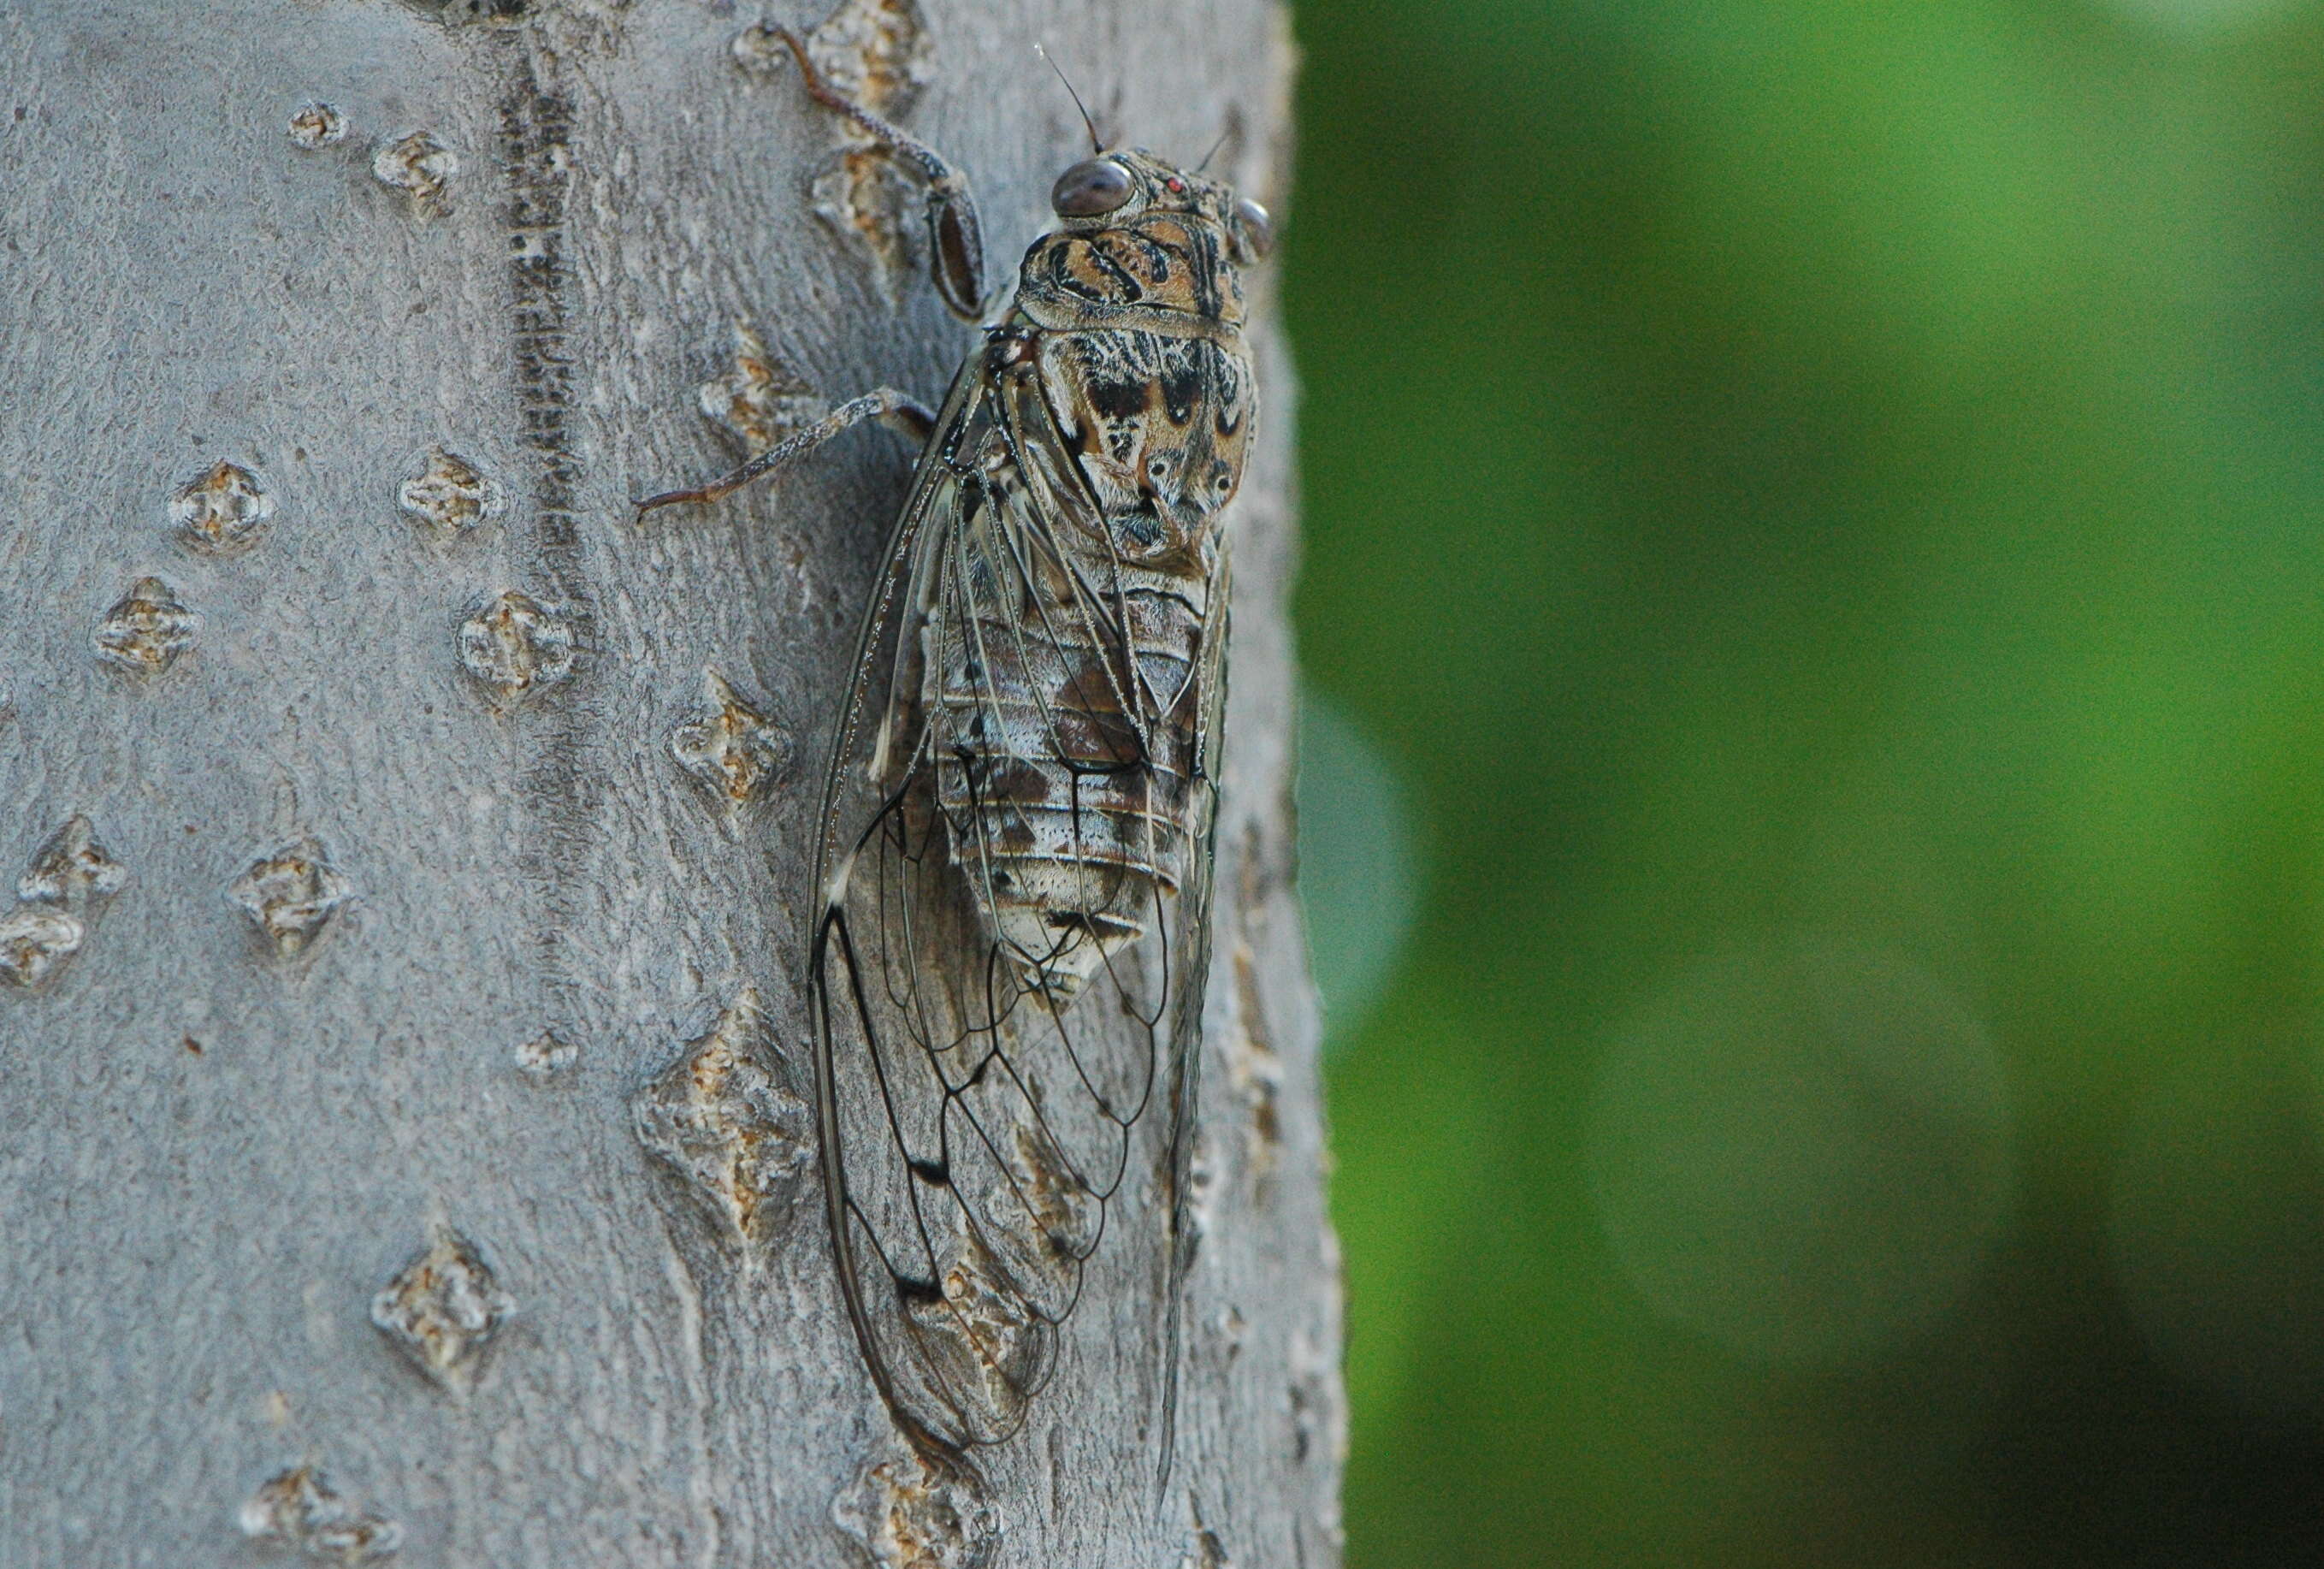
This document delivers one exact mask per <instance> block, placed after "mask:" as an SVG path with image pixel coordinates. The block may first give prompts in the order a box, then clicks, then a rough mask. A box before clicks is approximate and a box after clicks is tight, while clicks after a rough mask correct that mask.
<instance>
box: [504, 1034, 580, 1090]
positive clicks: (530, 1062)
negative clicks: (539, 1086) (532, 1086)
mask: <svg viewBox="0 0 2324 1569" xmlns="http://www.w3.org/2000/svg"><path fill="white" fill-rule="evenodd" d="M580 1059H581V1048H579V1047H577V1046H575V1045H574V1044H573V1043H572V1042H571V1041H569V1040H567V1039H565V1038H562V1037H560V1036H559V1035H558V1033H557V1032H556V1031H555V1030H553V1029H544V1030H542V1031H541V1032H540V1033H539V1035H536V1036H534V1037H533V1038H531V1039H530V1040H528V1041H526V1042H525V1043H524V1044H523V1045H522V1046H520V1047H518V1048H516V1066H517V1071H518V1072H519V1073H521V1074H522V1075H524V1076H525V1077H527V1078H529V1079H532V1080H535V1081H536V1082H539V1083H546V1082H548V1081H549V1080H550V1079H553V1078H558V1077H560V1076H562V1075H565V1074H567V1073H568V1072H570V1071H571V1070H572V1067H573V1065H574V1064H575V1063H576V1062H578V1061H579V1060H580Z"/></svg>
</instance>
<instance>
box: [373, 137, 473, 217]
mask: <svg viewBox="0 0 2324 1569" xmlns="http://www.w3.org/2000/svg"><path fill="white" fill-rule="evenodd" d="M459 172H460V160H459V158H458V157H457V155H456V154H455V153H454V152H452V150H451V149H450V148H448V147H447V146H445V145H444V143H441V142H438V140H436V138H435V137H433V136H431V135H429V134H428V133H427V132H425V131H414V132H412V133H411V134H410V135H408V136H401V137H398V138H397V139H396V140H395V141H392V142H390V143H385V144H384V145H383V146H382V147H381V148H380V150H379V151H378V152H376V153H374V154H373V155H372V161H371V174H372V178H373V179H374V180H378V181H379V182H380V183H381V184H382V185H384V186H386V187H387V188H388V189H391V190H400V191H401V192H403V193H404V194H405V195H406V196H408V197H410V198H411V205H412V208H413V209H414V210H415V211H420V212H426V211H429V210H431V209H433V208H435V207H437V206H438V204H440V203H441V202H442V201H443V199H444V188H445V187H446V186H447V185H449V184H450V183H451V182H452V177H453V176H454V175H456V174H457V173H459Z"/></svg>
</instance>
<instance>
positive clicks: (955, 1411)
mask: <svg viewBox="0 0 2324 1569" xmlns="http://www.w3.org/2000/svg"><path fill="white" fill-rule="evenodd" d="M990 423H991V421H990V417H989V412H988V411H987V410H986V408H985V405H984V403H983V401H982V382H981V380H980V379H979V378H978V376H977V375H976V374H974V373H973V370H972V371H968V372H964V374H962V376H961V377H960V378H959V379H958V381H957V382H956V383H954V389H953V392H952V394H951V396H950V397H948V398H947V399H946V401H945V407H944V409H943V411H941V413H940V414H939V415H938V417H937V423H936V432H935V434H934V436H933V437H932V438H931V439H930V441H929V444H928V447H927V450H926V452H925V453H924V455H923V457H922V461H921V467H920V471H919V473H918V475H917V476H916V478H915V481H914V485H913V488H912V493H911V495H910V497H909V499H908V501H907V503H906V504H905V507H904V510H903V512H902V514H901V515H900V517H899V521H898V523H897V525H896V528H895V531H894V532H893V533H892V534H891V536H890V540H889V544H888V548H887V552H886V555H885V558H884V559H883V562H882V566H881V574H880V577H879V580H878V586H877V588H876V590H875V592H874V594H873V596H872V599H871V605H870V606H869V607H868V608H867V610H866V613H865V615H864V620H863V623H862V632H861V635H860V637H859V640H858V642H857V645H856V656H855V661H854V669H853V678H852V680H851V683H850V687H849V691H848V694H847V697H846V699H845V702H844V706H843V707H842V709H841V713H840V716H839V721H838V725H837V726H836V730H835V741H834V744H833V747H832V754H831V760H830V767H829V773H828V775H827V776H826V780H825V789H824V798H823V806H822V811H821V816H820V818H819V827H818V832H817V843H816V873H815V877H816V881H815V893H816V909H817V914H816V925H815V929H814V933H813V937H812V939H811V942H810V946H809V954H808V969H809V974H808V983H809V990H810V992H811V994H812V996H813V998H814V1029H815V1064H816V1106H817V1118H818V1126H819V1132H820V1135H821V1138H820V1143H821V1157H822V1163H823V1171H824V1183H825V1205H826V1218H827V1221H828V1224H829V1229H830V1232H831V1238H832V1245H833V1251H834V1255H835V1263H836V1266H837V1269H838V1274H839V1278H840V1287H841V1290H842V1293H843V1296H844V1299H845V1302H846V1306H847V1312H848V1316H849V1319H850V1321H851V1323H852V1324H853V1328H854V1331H855V1335H856V1340H857V1343H858V1345H859V1347H860V1348H861V1350H862V1355H863V1359H864V1362H865V1364H866V1366H867V1368H868V1369H869V1371H870V1372H871V1377H872V1380H873V1382H874V1383H875V1384H876V1385H877V1386H878V1388H879V1390H880V1393H881V1397H882V1398H884V1399H885V1400H886V1401H887V1403H888V1405H889V1407H890V1409H891V1410H892V1411H893V1412H894V1413H895V1415H896V1417H897V1419H898V1421H899V1424H900V1425H901V1426H903V1427H904V1428H905V1430H906V1431H907V1432H908V1434H909V1435H911V1436H912V1437H913V1438H915V1439H916V1440H918V1441H921V1442H922V1443H924V1444H936V1445H940V1446H944V1447H949V1448H954V1449H957V1448H960V1447H963V1446H964V1445H967V1444H974V1443H979V1442H984V1441H989V1440H990V1439H991V1438H993V1437H996V1436H999V1435H1001V1434H1002V1433H1003V1432H1005V1431H1006V1430H1008V1429H1009V1428H1010V1427H1011V1426H1013V1425H1014V1421H1015V1419H1016V1418H1015V1407H1018V1406H1020V1405H1021V1401H1020V1400H1017V1399H1015V1398H1013V1397H1012V1395H1011V1393H1010V1392H1011V1391H1012V1390H1014V1389H1017V1388H1019V1387H1025V1388H1031V1387H1037V1385H1038V1383H1039V1381H1040V1380H1041V1378H1042V1377H1043V1376H1045V1374H1044V1371H1043V1370H1044V1369H1045V1368H1046V1365H1047V1361H1048V1359H1049V1348H1048V1345H1047V1334H1046V1326H1045V1325H1041V1324H1037V1323H1033V1322H1031V1321H1023V1322H1020V1320H1023V1315H1019V1314H1016V1313H1013V1312H1012V1311H1010V1306H1011V1305H1010V1302H1009V1301H1008V1300H1007V1298H1006V1297H1001V1296H997V1295H995V1293H997V1292H998V1291H999V1290H1000V1288H998V1287H995V1288H992V1289H991V1290H987V1289H986V1288H985V1284H984V1283H985V1282H988V1281H990V1280H991V1279H993V1278H994V1277H995V1274H996V1272H995V1271H994V1270H993V1269H991V1267H990V1265H989V1263H988V1261H987V1257H986V1251H985V1250H982V1249H981V1248H980V1247H979V1246H978V1244H977V1242H976V1239H975V1236H974V1233H973V1230H972V1229H971V1228H970V1227H969V1226H967V1225H966V1223H965V1215H964V1208H963V1205H962V1202H961V1197H960V1190H959V1189H958V1188H957V1187H956V1186H954V1177H953V1175H952V1173H953V1168H954V1164H955V1163H954V1160H953V1158H952V1151H953V1147H954V1144H955V1143H957V1142H958V1136H957V1134H956V1131H955V1129H956V1125H957V1124H958V1123H959V1121H960V1117H961V1114H960V1112H959V1109H958V1097H959V1094H960V1092H961V1089H962V1087H963V1086H964V1085H965V1084H967V1083H968V1082H969V1080H970V1078H971V1076H972V1075H973V1072H974V1065H973V1059H974V1058H975V1057H976V1056H977V1055H978V1054H979V1052H980V1051H981V1049H982V1047H981V1044H980V1043H981V1042H982V1041H983V1040H986V1039H988V1038H990V1037H991V1033H992V1027H993V1020H994V1019H995V1017H996V1015H997V1013H998V1012H999V1011H1001V1010H1004V1009H1006V1007H1007V1006H1008V1005H1009V1000H1008V996H1007V994H1006V992H1005V991H1004V992H992V991H991V990H989V989H988V988H987V986H986V984H985V977H984V975H983V974H982V966H980V965H979V964H976V963H975V962H974V955H976V954H977V953H978V952H979V951H980V948H981V947H982V946H989V945H984V944H982V943H981V941H980V938H979V936H978V929H977V923H976V920H975V918H974V914H973V910H970V909H967V908H965V906H964V901H963V900H962V899H961V898H960V897H959V888H958V880H957V878H956V877H955V876H954V875H953V874H952V872H951V871H950V868H949V862H948V849H947V842H946V838H945V830H944V827H943V825H942V820H941V814H940V812H939V810H938V808H937V803H936V792H935V789H934V781H935V774H934V768H933V762H932V748H933V746H934V745H935V744H936V736H935V735H934V734H933V733H932V727H931V723H930V715H929V712H928V710H927V706H926V703H925V697H926V692H925V688H926V657H927V654H926V650H927V630H928V628H929V626H930V624H931V623H932V621H933V620H934V619H935V618H936V615H937V614H938V613H939V601H940V599H941V596H942V595H943V594H944V593H945V587H944V564H945V552H946V549H947V542H948V540H949V538H950V536H951V535H952V534H953V533H954V531H956V530H957V529H958V528H959V526H960V517H961V509H962V504H963V498H962V494H961V489H962V474H961V472H960V470H959V468H958V466H957V462H956V460H957V458H958V456H959V455H960V454H961V453H962V452H963V451H964V450H973V448H975V447H976V446H977V445H978V443H979V441H980V440H981V439H982V433H983V432H984V431H985V430H986V429H989V426H990ZM947 1293H949V1295H947ZM988 1297H991V1300H987V1298H988Z"/></svg>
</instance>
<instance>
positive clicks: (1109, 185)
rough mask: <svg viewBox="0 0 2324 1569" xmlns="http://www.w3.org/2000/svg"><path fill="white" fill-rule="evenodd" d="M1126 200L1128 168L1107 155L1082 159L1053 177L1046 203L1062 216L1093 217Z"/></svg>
mask: <svg viewBox="0 0 2324 1569" xmlns="http://www.w3.org/2000/svg"><path fill="white" fill-rule="evenodd" d="M1129 199H1130V171H1128V170H1127V169H1124V168H1123V167H1122V166H1121V165H1120V164H1119V163H1116V162H1114V161H1113V160H1112V159H1111V158H1086V159H1084V160H1083V161H1082V162H1079V163H1076V164H1074V166H1073V167H1072V168H1071V169H1068V170H1066V171H1065V172H1064V173H1063V174H1060V175H1059V176H1057V183H1056V185H1054V186H1052V187H1050V189H1049V205H1050V206H1051V207H1053V208H1056V209H1057V216H1058V217H1063V218H1093V217H1099V216H1100V215H1102V214H1104V213H1110V212H1111V211H1112V210H1113V209H1114V208H1118V207H1120V205H1121V204H1122V203H1123V202H1126V201H1128V200H1129Z"/></svg>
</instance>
